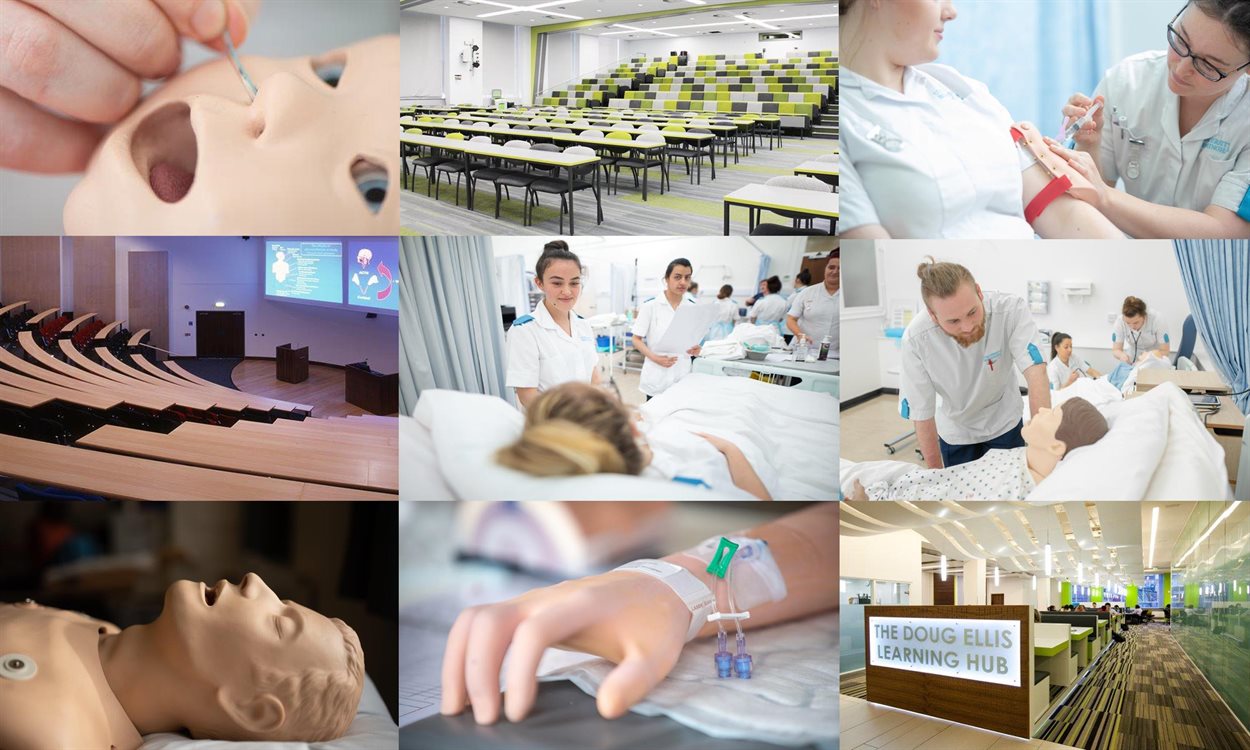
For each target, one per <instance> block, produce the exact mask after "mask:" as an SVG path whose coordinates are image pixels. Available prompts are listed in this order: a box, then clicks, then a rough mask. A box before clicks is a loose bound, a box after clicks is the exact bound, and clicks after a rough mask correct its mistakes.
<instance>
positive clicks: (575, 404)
mask: <svg viewBox="0 0 1250 750" xmlns="http://www.w3.org/2000/svg"><path fill="white" fill-rule="evenodd" d="M495 460H496V461H497V462H499V463H500V464H502V465H504V466H507V467H509V468H511V469H516V470H517V471H523V472H525V473H527V474H533V475H534V476H540V477H555V476H576V475H580V474H599V473H603V472H607V473H611V474H638V473H640V472H641V471H642V469H643V466H644V465H645V464H646V457H645V456H644V455H643V452H642V449H641V448H640V447H639V446H638V441H637V440H636V439H635V437H634V429H633V417H632V416H631V415H630V413H629V410H628V409H627V408H626V407H625V405H624V404H622V403H621V402H620V401H618V400H617V399H616V398H615V397H613V396H612V395H611V394H609V393H608V392H607V391H605V390H603V389H602V388H598V387H596V386H593V385H591V384H589V383H577V382H570V383H561V384H560V385H558V386H556V387H555V388H552V389H551V390H549V391H544V392H543V393H540V394H539V395H538V398H536V399H534V401H533V402H532V403H531V404H530V405H529V408H528V409H527V410H526V412H525V429H524V430H523V431H522V432H521V437H519V438H517V441H516V442H515V443H512V444H511V445H508V446H505V447H503V448H500V449H499V451H498V452H496V453H495Z"/></svg>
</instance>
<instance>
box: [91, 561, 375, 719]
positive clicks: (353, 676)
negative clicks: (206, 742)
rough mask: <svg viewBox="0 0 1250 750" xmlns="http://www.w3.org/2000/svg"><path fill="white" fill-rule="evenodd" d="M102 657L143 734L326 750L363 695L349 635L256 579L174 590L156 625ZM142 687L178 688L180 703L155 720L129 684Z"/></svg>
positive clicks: (123, 637) (108, 647)
mask: <svg viewBox="0 0 1250 750" xmlns="http://www.w3.org/2000/svg"><path fill="white" fill-rule="evenodd" d="M100 655H101V660H102V663H103V665H104V669H105V674H106V675H107V676H108V679H109V684H110V686H111V687H112V688H113V690H114V692H115V693H116V694H117V696H118V699H119V700H120V701H121V702H122V705H123V706H124V707H125V708H126V710H127V713H128V714H129V715H130V717H131V719H132V721H134V723H135V725H136V726H137V727H138V728H139V729H140V731H141V732H144V733H147V732H151V731H171V730H176V729H181V728H185V729H186V730H187V731H189V732H190V734H191V736H192V737H195V738H197V739H199V738H205V739H225V740H274V741H276V740H296V741H305V742H315V741H324V740H330V739H334V738H337V737H340V736H342V734H343V733H344V732H345V731H346V729H347V727H348V725H349V724H350V723H351V721H352V718H353V717H354V716H355V714H356V708H357V705H358V704H359V702H360V694H361V690H362V688H363V685H364V656H363V654H362V652H361V649H360V641H359V640H358V639H357V637H356V633H355V632H354V631H353V630H352V629H351V628H350V627H348V626H347V625H346V624H344V623H343V622H342V621H340V620H337V619H330V618H328V617H325V616H323V615H321V614H318V613H317V612H314V611H312V610H311V609H308V608H307V607H303V606H301V605H299V604H296V603H294V602H291V601H286V600H279V599H278V597H277V595H275V594H274V592H273V591H272V590H271V589H270V588H269V587H268V586H267V585H265V582H264V581H263V580H261V578H260V577H259V576H257V575H255V574H253V573H249V574H247V575H246V576H244V578H243V580H242V581H241V582H240V584H239V585H234V584H231V583H228V582H226V581H218V582H217V584H216V585H214V586H211V587H210V586H207V585H205V584H202V583H197V582H192V581H178V582H176V583H174V584H173V585H172V586H170V587H169V589H168V590H167V591H166V592H165V606H164V609H163V610H162V612H161V615H160V617H158V618H157V619H156V620H155V621H154V622H152V623H150V624H148V625H141V626H136V627H133V628H127V629H125V630H123V631H122V632H121V633H120V634H119V635H117V636H113V637H112V638H107V639H105V640H102V642H101V645H100ZM135 677H142V678H145V679H139V680H136V679H134V678H135ZM143 682H146V683H147V686H148V687H149V688H153V687H155V688H159V687H160V686H161V685H162V683H170V684H174V685H177V686H178V687H177V692H179V693H181V696H180V698H182V699H175V700H173V701H171V702H172V704H173V705H172V706H169V707H167V708H166V709H165V712H164V713H165V714H166V716H165V717H160V716H159V715H158V713H156V712H150V710H149V709H150V704H152V703H153V702H157V701H159V698H155V699H154V698H153V697H152V696H150V695H148V696H144V695H143V687H142V686H140V685H136V684H134V683H143ZM135 703H140V704H145V705H139V706H135V705H133V704H135ZM171 723H172V724H173V725H176V726H171V725H170V724H171ZM145 724H147V726H145ZM153 724H158V725H159V724H165V726H153Z"/></svg>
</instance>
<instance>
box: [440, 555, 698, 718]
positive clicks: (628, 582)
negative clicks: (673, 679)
mask: <svg viewBox="0 0 1250 750" xmlns="http://www.w3.org/2000/svg"><path fill="white" fill-rule="evenodd" d="M689 624H690V610H688V609H687V608H686V606H685V605H684V604H683V603H682V601H681V599H679V598H678V597H677V595H676V594H675V593H673V590H672V589H670V588H669V587H668V586H666V585H665V584H664V583H662V582H660V581H658V580H656V579H654V578H652V577H651V576H648V575H646V574H643V573H637V572H631V571H612V572H610V573H604V574H602V575H597V576H590V577H588V578H580V579H577V580H574V581H565V582H564V583H559V584H556V585H555V586H548V587H547V588H541V589H535V590H533V591H530V592H527V593H525V594H523V595H521V596H518V597H516V598H515V599H509V600H508V601H506V602H500V603H498V604H488V605H484V606H480V607H470V608H469V609H466V610H465V611H463V612H461V613H460V616H459V617H458V618H456V623H455V624H454V625H452V627H451V632H450V633H449V634H448V636H447V650H446V651H445V652H444V654H443V703H442V712H443V713H444V714H448V715H451V714H458V713H460V712H461V711H463V710H464V707H465V705H466V703H470V704H472V706H473V718H474V720H476V721H477V723H478V724H491V723H494V722H495V721H496V720H498V719H499V708H500V696H499V675H500V670H501V668H502V666H503V658H504V652H506V651H508V648H509V644H511V651H510V652H509V655H508V671H507V677H506V680H507V681H506V683H505V685H506V689H505V692H504V696H503V712H504V714H505V715H506V716H507V717H508V719H509V720H510V721H520V720H521V719H523V718H525V716H526V714H528V713H529V711H530V709H531V708H532V707H533V705H534V696H535V693H536V692H537V690H538V684H537V680H536V679H535V673H536V671H537V669H538V660H539V659H540V658H541V657H542V655H543V651H544V650H545V649H546V648H548V647H550V646H559V647H560V648H567V649H570V650H574V651H584V652H586V653H590V654H594V655H596V656H602V657H603V658H605V659H607V660H608V661H611V662H614V663H615V664H616V665H617V666H616V668H615V669H613V670H612V671H611V672H610V673H609V674H608V676H607V677H606V678H605V679H604V680H603V684H602V685H600V686H599V691H598V695H597V697H596V698H595V703H596V705H597V706H598V709H599V713H600V714H601V715H602V716H603V717H604V718H605V719H615V718H616V717H618V716H621V715H622V714H624V713H625V712H626V711H628V710H629V707H630V706H632V705H634V704H635V703H637V702H638V701H640V700H642V698H643V697H644V696H646V694H647V693H648V692H649V691H650V690H651V688H653V687H655V686H656V685H657V684H658V683H659V682H660V680H662V679H664V677H665V676H666V675H667V674H668V673H669V672H670V671H671V670H672V669H673V666H674V665H675V664H676V663H677V658H678V657H679V656H680V655H681V649H682V646H684V645H685V639H686V630H687V628H688V627H689Z"/></svg>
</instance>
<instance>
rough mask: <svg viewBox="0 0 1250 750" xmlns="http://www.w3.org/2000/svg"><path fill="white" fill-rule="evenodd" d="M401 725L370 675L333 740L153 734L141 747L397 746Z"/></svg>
mask: <svg viewBox="0 0 1250 750" xmlns="http://www.w3.org/2000/svg"><path fill="white" fill-rule="evenodd" d="M398 746H399V727H398V726H397V725H396V724H395V722H394V721H392V720H391V714H390V712H389V711H387V710H386V703H385V702H383V700H382V695H381V694H380V693H378V689H377V687H376V686H375V685H374V684H373V680H371V679H368V678H366V680H365V689H364V691H363V692H362V693H361V695H360V708H359V709H358V710H357V712H356V718H355V719H354V720H353V721H352V725H351V726H350V727H349V728H348V730H347V734H345V735H343V736H342V737H340V738H338V739H337V740H331V741H329V742H225V741H222V740H193V739H190V738H189V737H187V736H185V735H181V734H169V733H161V734H149V735H147V736H146V737H144V738H143V745H142V747H141V748H140V750H395V748H396V747H398Z"/></svg>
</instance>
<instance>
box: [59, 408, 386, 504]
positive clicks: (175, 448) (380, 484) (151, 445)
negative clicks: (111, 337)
mask: <svg viewBox="0 0 1250 750" xmlns="http://www.w3.org/2000/svg"><path fill="white" fill-rule="evenodd" d="M188 427H190V428H191V429H186V428H188ZM198 427H209V428H210V429H215V430H217V431H218V432H219V433H221V434H217V435H210V434H206V433H204V432H203V431H202V430H199V429H197V428H198ZM245 434H246V433H238V432H234V431H233V430H230V429H228V428H225V427H212V426H211V425H195V424H193V423H190V422H186V423H183V424H182V425H180V426H179V427H178V428H177V429H175V430H174V431H173V432H171V433H169V434H168V435H163V434H160V433H154V432H146V431H144V430H134V429H130V428H128V427H117V426H115V425H105V426H104V427H101V428H99V429H97V430H95V431H94V432H91V433H90V434H88V435H87V436H85V437H83V438H81V439H80V440H78V442H77V445H79V446H81V447H87V448H97V449H100V450H105V451H109V452H112V453H123V454H126V455H131V456H139V457H142V458H157V459H161V460H165V461H172V462H174V463H180V464H187V465H189V466H200V467H204V468H209V469H221V470H223V471H231V472H236V473H242V474H256V475H258V476H262V477H276V478H279V479H291V480H295V481H305V482H314V483H317V484H329V485H335V486H339V487H352V488H356V489H362V490H373V491H385V492H398V491H399V466H398V461H397V457H395V456H391V457H390V458H389V460H386V459H377V458H370V459H363V460H362V459H356V458H351V457H349V456H346V455H344V454H343V453H341V452H336V451H326V450H319V449H312V448H307V447H305V446H295V445H291V444H289V443H287V444H280V443H279V444H275V442H274V441H272V440H264V439H262V440H246V439H242V436H243V435H245Z"/></svg>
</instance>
